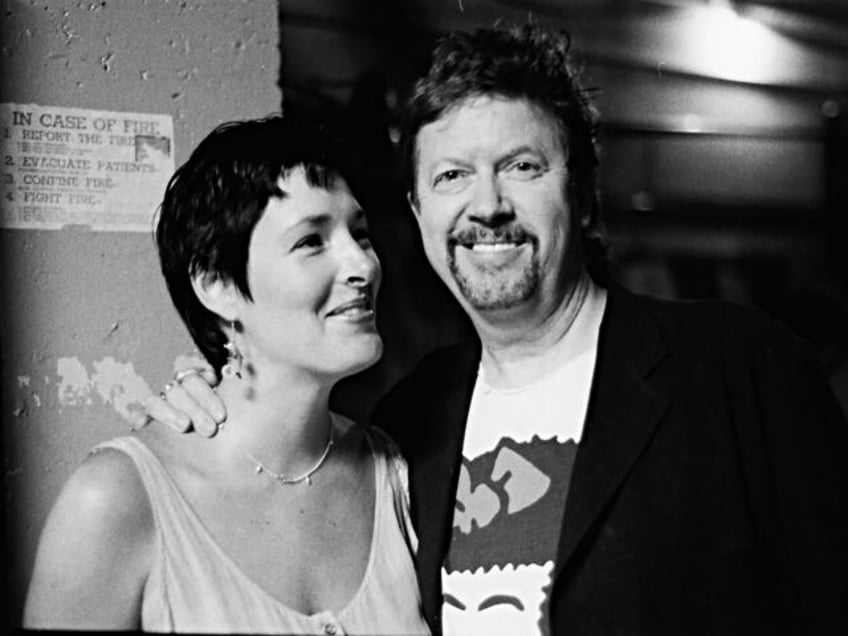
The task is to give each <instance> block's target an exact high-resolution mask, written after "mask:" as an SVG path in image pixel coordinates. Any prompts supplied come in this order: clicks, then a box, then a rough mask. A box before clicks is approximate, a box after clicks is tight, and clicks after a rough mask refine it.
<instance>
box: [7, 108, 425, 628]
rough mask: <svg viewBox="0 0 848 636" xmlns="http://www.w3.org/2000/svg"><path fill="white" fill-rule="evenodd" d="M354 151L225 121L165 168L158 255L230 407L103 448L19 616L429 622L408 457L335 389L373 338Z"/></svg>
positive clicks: (63, 510)
mask: <svg viewBox="0 0 848 636" xmlns="http://www.w3.org/2000/svg"><path fill="white" fill-rule="evenodd" d="M350 170H351V168H350V162H349V161H347V159H346V158H345V156H344V154H343V153H342V152H341V151H340V149H339V148H338V147H337V146H335V145H334V144H333V143H332V142H331V141H330V140H329V139H327V138H326V137H324V136H323V135H321V134H320V133H319V132H318V131H315V130H311V129H306V128H301V127H298V126H296V125H293V124H292V123H290V122H289V121H286V120H283V119H281V118H270V119H266V120H260V121H250V122H241V123H232V124H225V125H224V126H221V127H219V128H218V129H216V130H215V131H214V132H213V133H212V134H210V135H209V136H208V137H207V138H206V139H205V140H204V141H203V142H202V143H201V144H200V146H199V147H198V148H197V149H196V150H195V152H194V153H193V154H192V156H191V158H190V159H189V161H188V162H187V163H186V164H185V165H184V166H182V167H181V168H180V169H179V170H178V171H177V173H176V174H175V175H174V177H173V178H172V180H171V182H170V183H169V185H168V188H167V191H166V194H165V199H164V202H163V204H162V207H161V212H160V218H159V223H158V227H157V230H156V238H157V242H158V248H159V254H160V258H161V263H162V271H163V273H164V276H165V279H166V281H167V284H168V289H169V291H170V294H171V298H172V300H173V302H174V304H175V305H176V307H177V310H178V311H179V313H180V315H181V317H182V318H183V321H184V322H185V323H186V325H187V327H188V329H189V331H190V333H191V335H192V337H193V338H194V340H195V342H196V343H197V346H198V347H199V348H200V350H201V352H202V353H203V354H204V356H205V357H206V358H207V359H208V360H209V362H210V364H211V365H212V367H213V368H214V369H215V370H216V371H217V372H218V373H219V375H220V376H221V383H220V386H219V389H218V391H219V395H220V396H221V398H222V400H223V402H224V404H225V406H226V409H227V413H228V417H227V425H226V428H225V429H223V430H222V431H221V432H220V433H219V434H218V435H216V436H215V437H214V438H213V439H211V440H207V439H205V438H203V437H201V436H199V435H190V436H184V437H180V438H176V437H175V436H174V435H173V434H171V433H168V432H163V430H162V429H154V428H149V429H145V430H144V431H141V432H139V433H138V434H136V435H133V436H130V437H124V438H119V439H116V440H112V441H110V442H107V443H105V444H102V445H100V446H98V447H97V448H96V449H95V451H94V452H93V454H92V455H90V456H89V457H88V458H87V459H86V460H85V462H84V463H83V464H82V466H81V467H80V468H79V469H78V470H77V471H76V472H75V473H74V474H73V475H72V476H71V478H70V480H69V481H68V483H67V485H66V486H65V488H64V490H63V492H62V493H61V495H60V497H59V499H58V501H57V503H56V504H55V507H54V508H53V510H52V512H51V514H50V517H49V519H48V522H47V525H46V527H45V530H44V532H43V535H42V538H41V543H40V546H39V551H38V556H37V559H36V565H35V570H34V574H33V578H32V583H31V586H30V590H29V594H28V598H27V604H26V609H25V616H24V623H25V626H26V627H32V628H55V627H63V628H87V629H92V628H95V629H96V628H100V629H139V628H140V629H143V630H146V631H194V632H197V631H200V632H213V631H215V632H232V631H236V632H277V633H326V634H342V633H347V632H358V633H369V634H378V633H392V634H397V633H427V628H426V625H425V623H424V621H423V618H422V617H421V614H420V607H419V606H420V602H419V598H418V591H417V586H416V581H415V572H414V568H413V565H412V556H411V555H412V551H413V550H414V546H415V542H416V539H415V537H414V534H413V532H412V529H411V525H410V523H409V518H408V512H407V510H408V501H407V494H406V490H405V488H406V485H405V468H404V466H403V464H402V461H401V460H400V458H399V455H397V453H396V451H395V450H394V448H393V447H392V445H391V443H390V442H389V441H388V440H387V439H386V438H384V437H383V435H382V434H380V433H378V432H376V431H375V430H370V429H364V428H362V427H359V426H355V425H354V424H353V423H352V422H351V421H349V420H347V419H345V418H344V417H342V416H340V415H337V414H335V413H332V412H331V411H330V409H329V405H328V404H329V403H328V400H329V396H330V390H331V389H332V387H333V385H334V384H335V383H336V382H337V381H338V380H339V379H341V378H344V377H346V376H349V375H352V374H354V373H356V372H358V371H361V370H362V369H364V368H366V367H368V366H370V365H372V364H374V363H375V362H376V361H377V359H378V358H379V357H380V354H381V352H382V342H381V340H380V336H379V334H378V333H377V330H376V326H375V321H374V301H375V295H376V293H377V288H378V286H379V283H380V264H379V262H378V260H377V257H376V255H375V254H374V251H373V249H372V247H371V243H370V241H369V239H368V230H367V225H366V220H365V215H364V213H363V211H362V208H361V207H360V205H359V203H358V202H357V199H356V198H355V196H354V194H353V192H352V190H351V188H352V187H355V181H354V180H353V179H352V175H351V172H350Z"/></svg>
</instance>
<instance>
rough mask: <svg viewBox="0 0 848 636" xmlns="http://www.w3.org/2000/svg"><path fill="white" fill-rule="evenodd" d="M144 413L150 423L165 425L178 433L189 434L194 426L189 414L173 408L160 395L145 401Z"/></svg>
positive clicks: (152, 396)
mask: <svg viewBox="0 0 848 636" xmlns="http://www.w3.org/2000/svg"><path fill="white" fill-rule="evenodd" d="M144 411H145V413H146V415H147V419H148V420H149V421H154V422H159V423H160V424H164V425H165V426H168V427H170V428H172V429H174V430H175V431H177V432H178V433H185V432H187V431H188V430H189V429H190V428H191V425H192V421H191V417H190V416H189V415H188V414H187V413H185V412H184V411H181V410H180V409H178V408H175V407H174V406H171V405H170V404H168V402H166V401H165V400H164V399H162V398H161V397H159V396H158V395H151V396H150V397H148V398H147V399H146V400H145V401H144Z"/></svg>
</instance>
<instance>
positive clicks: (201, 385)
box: [169, 369, 227, 424]
mask: <svg viewBox="0 0 848 636" xmlns="http://www.w3.org/2000/svg"><path fill="white" fill-rule="evenodd" d="M210 375H211V380H212V381H211V382H210V377H209V376H210ZM217 380H218V378H217V376H216V375H215V372H214V371H212V370H211V369H210V370H208V373H207V372H200V373H195V374H192V375H190V376H188V377H186V378H185V379H184V380H183V381H182V382H181V383H180V386H181V388H182V389H183V390H184V391H185V392H186V393H187V394H188V395H189V396H190V397H191V398H192V399H193V400H194V402H195V403H196V404H197V406H198V408H200V409H203V410H204V411H206V413H207V415H209V417H211V418H212V420H213V421H214V422H215V423H216V424H218V423H220V422H223V421H224V419H226V417H227V410H226V408H225V407H224V403H223V402H222V401H221V398H219V397H218V394H217V393H215V390H214V388H213V386H214V384H213V383H214V382H217ZM169 401H170V400H169Z"/></svg>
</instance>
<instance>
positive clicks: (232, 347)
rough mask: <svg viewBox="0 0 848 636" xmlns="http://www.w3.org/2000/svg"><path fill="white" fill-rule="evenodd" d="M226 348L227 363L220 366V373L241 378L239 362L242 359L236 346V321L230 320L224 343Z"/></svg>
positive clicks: (226, 376) (227, 376) (228, 376)
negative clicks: (228, 331)
mask: <svg viewBox="0 0 848 636" xmlns="http://www.w3.org/2000/svg"><path fill="white" fill-rule="evenodd" d="M224 349H226V350H227V364H225V365H224V366H223V367H222V368H221V375H223V376H224V377H225V378H232V377H236V378H239V379H241V363H242V360H243V359H244V358H243V357H242V355H241V351H239V349H238V347H237V346H236V321H235V320H233V321H231V322H230V336H229V339H228V340H227V342H226V343H225V344H224Z"/></svg>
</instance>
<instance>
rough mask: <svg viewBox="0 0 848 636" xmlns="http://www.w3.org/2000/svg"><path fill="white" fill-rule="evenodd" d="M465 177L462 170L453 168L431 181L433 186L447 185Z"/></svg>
mask: <svg viewBox="0 0 848 636" xmlns="http://www.w3.org/2000/svg"><path fill="white" fill-rule="evenodd" d="M464 175H465V171H464V170H459V169H458V168H453V169H451V170H445V171H444V172H440V173H439V174H437V175H436V178H435V179H434V180H433V185H434V186H438V185H449V184H451V183H453V182H455V181H457V180H459V179H460V178H462V177H463V176H464Z"/></svg>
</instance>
